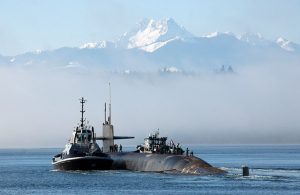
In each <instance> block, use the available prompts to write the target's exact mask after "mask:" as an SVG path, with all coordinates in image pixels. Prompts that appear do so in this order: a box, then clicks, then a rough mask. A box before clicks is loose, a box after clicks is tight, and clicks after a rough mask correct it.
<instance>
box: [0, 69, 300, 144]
mask: <svg viewBox="0 0 300 195" xmlns="http://www.w3.org/2000/svg"><path fill="white" fill-rule="evenodd" d="M299 75H300V66H299V64H288V65H286V64H276V63H274V64H267V65H266V64H263V65H253V66H247V67H240V68H238V69H237V70H236V73H234V74H216V73H214V72H213V71H211V73H202V72H199V73H197V74H176V73H174V74H160V73H155V72H152V73H146V72H144V73H135V74H121V73H105V72H100V71H98V72H97V71H93V72H90V71H82V70H80V69H78V70H76V69H75V70H73V71H70V70H69V69H66V70H46V69H42V70H32V69H31V70H26V69H20V68H9V67H1V68H0V87H1V92H0V94H1V101H0V107H1V113H0V118H1V129H0V131H1V133H2V136H1V137H0V147H63V145H64V144H65V143H66V141H67V140H68V138H69V137H70V134H71V132H72V130H73V128H74V127H75V126H76V125H77V124H78V123H79V119H80V112H79V110H80V105H79V100H78V99H79V98H80V97H82V96H83V97H85V98H86V99H87V100H88V101H87V104H86V117H87V120H88V121H89V123H90V124H91V125H93V126H95V129H96V133H97V134H98V135H100V134H101V133H102V132H101V126H102V122H103V121H104V102H105V101H106V102H108V83H109V82H111V85H112V122H113V124H114V126H115V134H116V135H133V136H135V137H136V138H135V139H134V140H130V141H125V142H124V143H126V144H133V145H135V144H139V143H141V142H143V138H144V137H146V136H147V135H148V134H149V133H150V132H151V131H153V130H156V129H158V128H159V129H160V133H161V135H163V136H168V137H169V138H173V140H176V141H178V142H180V143H190V144H202V143H203V144H207V143H213V144H219V143H220V144H223V143H227V144H235V143H237V144H238V143H247V144H249V143H300V141H299V139H298V138H299V136H300V131H299V129H300V124H299V121H298V119H299V116H300V91H299V90H298V86H297V85H298V84H299V83H300V77H299ZM122 143H123V142H122Z"/></svg>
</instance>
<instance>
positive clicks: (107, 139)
mask: <svg viewBox="0 0 300 195" xmlns="http://www.w3.org/2000/svg"><path fill="white" fill-rule="evenodd" d="M104 116H105V120H104V123H103V127H102V128H103V129H102V136H103V138H104V139H103V152H110V151H111V147H112V146H114V126H113V125H112V124H111V103H109V115H108V118H107V120H106V103H105V104H104Z"/></svg>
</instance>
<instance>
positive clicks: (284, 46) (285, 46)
mask: <svg viewBox="0 0 300 195" xmlns="http://www.w3.org/2000/svg"><path fill="white" fill-rule="evenodd" d="M276 43H277V44H278V45H279V46H280V47H281V48H282V49H285V50H287V51H294V50H295V49H294V48H293V47H292V46H291V42H290V41H288V40H286V39H284V38H282V37H279V38H278V39H277V40H276Z"/></svg>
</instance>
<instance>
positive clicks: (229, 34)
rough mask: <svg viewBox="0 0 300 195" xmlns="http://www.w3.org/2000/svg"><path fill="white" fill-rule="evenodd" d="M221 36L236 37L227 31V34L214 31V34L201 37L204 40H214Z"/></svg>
mask: <svg viewBox="0 0 300 195" xmlns="http://www.w3.org/2000/svg"><path fill="white" fill-rule="evenodd" d="M222 35H227V36H234V37H236V35H235V34H234V33H232V32H229V31H227V32H218V31H216V32H212V33H209V34H207V35H204V36H202V37H204V38H215V37H218V36H222Z"/></svg>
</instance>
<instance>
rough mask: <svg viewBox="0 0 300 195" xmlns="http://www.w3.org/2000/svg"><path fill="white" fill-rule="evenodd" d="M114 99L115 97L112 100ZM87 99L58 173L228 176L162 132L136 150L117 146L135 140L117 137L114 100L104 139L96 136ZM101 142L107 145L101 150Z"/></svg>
mask: <svg viewBox="0 0 300 195" xmlns="http://www.w3.org/2000/svg"><path fill="white" fill-rule="evenodd" d="M110 99H111V98H110ZM85 102H86V100H85V99H84V98H81V99H80V103H81V111H80V112H81V119H80V125H79V126H77V127H76V128H75V129H74V131H73V133H72V136H71V138H70V140H69V142H68V143H67V144H66V145H65V149H64V150H63V151H62V152H61V153H59V154H57V155H55V156H54V157H53V158H52V165H53V167H54V169H57V170H129V171H141V172H164V173H182V174H197V175H212V174H223V173H226V172H225V171H224V170H222V169H219V168H217V167H213V166H212V165H210V164H209V163H207V162H206V161H204V160H202V159H200V158H199V157H196V156H194V155H192V153H190V155H189V154H188V151H184V150H183V149H182V148H181V147H180V146H179V144H177V145H175V143H174V142H173V141H171V142H170V143H169V144H168V143H167V137H160V136H159V130H158V131H156V132H154V133H152V134H150V135H149V137H148V138H145V139H144V144H142V145H138V146H137V149H136V150H135V151H131V152H123V151H122V148H121V147H120V148H119V149H118V145H117V144H115V143H114V140H117V139H133V138H134V137H133V136H115V135H114V126H113V125H112V122H111V100H110V102H109V115H108V117H106V103H105V104H104V116H105V120H104V123H103V124H102V136H99V137H96V134H95V131H94V127H93V126H89V125H87V124H86V120H85V119H84V115H83V114H84V112H85V110H84V103H85ZM97 140H101V141H102V142H103V144H102V145H103V147H102V148H100V147H99V145H98V144H97Z"/></svg>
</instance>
